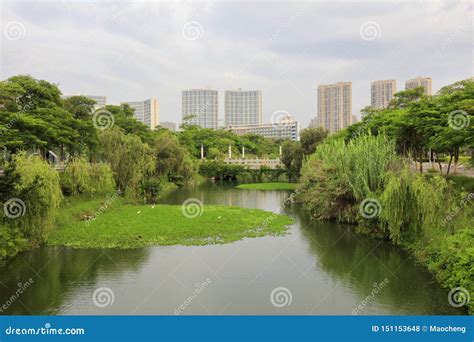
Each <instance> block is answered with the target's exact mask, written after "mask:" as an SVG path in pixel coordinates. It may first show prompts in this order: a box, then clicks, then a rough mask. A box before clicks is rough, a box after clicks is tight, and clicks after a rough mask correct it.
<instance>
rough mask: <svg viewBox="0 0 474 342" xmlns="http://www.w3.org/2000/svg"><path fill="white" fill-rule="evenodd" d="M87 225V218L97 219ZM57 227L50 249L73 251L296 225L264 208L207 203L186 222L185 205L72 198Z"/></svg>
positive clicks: (223, 238)
mask: <svg viewBox="0 0 474 342" xmlns="http://www.w3.org/2000/svg"><path fill="white" fill-rule="evenodd" d="M105 205H107V208H106V209H104V210H100V211H99V213H98V214H95V217H96V218H95V219H94V220H92V221H90V222H89V224H86V221H84V218H85V217H86V216H85V215H94V213H97V212H98V210H99V208H100V207H104V206H105ZM60 211H61V214H60V215H59V217H58V228H57V229H55V230H54V231H52V232H51V233H50V234H49V235H48V236H47V239H46V243H47V244H49V245H62V246H69V247H73V248H123V249H128V248H138V247H144V246H156V245H177V244H179V245H206V244H216V243H228V242H233V241H237V240H240V239H242V238H245V237H259V236H264V235H282V234H284V233H285V232H286V231H287V226H288V225H290V224H292V223H293V221H292V219H290V218H289V217H288V216H285V215H279V214H275V213H271V212H267V211H264V210H260V209H246V208H239V207H228V206H220V205H204V207H203V211H202V215H200V216H197V217H195V218H187V217H185V216H184V215H183V212H182V211H181V205H155V206H151V205H136V204H126V203H125V201H124V200H123V199H122V198H116V199H114V200H113V201H110V200H109V201H107V200H105V201H100V200H97V199H92V200H90V199H69V200H67V201H65V203H64V205H63V207H62V208H61V209H60Z"/></svg>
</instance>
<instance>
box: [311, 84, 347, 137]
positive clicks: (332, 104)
mask: <svg viewBox="0 0 474 342" xmlns="http://www.w3.org/2000/svg"><path fill="white" fill-rule="evenodd" d="M318 120H319V122H318V126H319V127H322V128H325V129H326V130H328V131H329V133H335V132H337V131H339V130H341V129H344V128H346V127H348V126H349V125H351V124H352V83H351V82H337V83H334V84H322V85H320V86H318Z"/></svg>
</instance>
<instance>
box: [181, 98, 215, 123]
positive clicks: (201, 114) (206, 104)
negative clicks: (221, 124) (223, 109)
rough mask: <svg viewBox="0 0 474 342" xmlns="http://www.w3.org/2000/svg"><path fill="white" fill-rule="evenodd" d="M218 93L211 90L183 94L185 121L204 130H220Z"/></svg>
mask: <svg viewBox="0 0 474 342" xmlns="http://www.w3.org/2000/svg"><path fill="white" fill-rule="evenodd" d="M217 97H218V92H217V90H210V89H190V90H183V92H182V115H183V120H184V119H187V118H189V117H193V118H192V119H191V120H190V122H191V123H193V124H195V125H198V126H201V127H202V128H212V129H217V128H218V98H217Z"/></svg>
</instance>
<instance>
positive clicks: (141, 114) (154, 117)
mask: <svg viewBox="0 0 474 342" xmlns="http://www.w3.org/2000/svg"><path fill="white" fill-rule="evenodd" d="M122 104H128V105H129V106H130V107H132V108H133V109H134V114H133V115H134V117H135V118H136V119H137V120H138V121H140V122H142V123H144V124H145V125H147V126H148V127H150V129H151V130H154V129H155V127H156V126H157V125H158V124H159V123H160V107H159V103H158V101H157V100H156V99H155V98H151V99H148V100H144V101H131V102H122Z"/></svg>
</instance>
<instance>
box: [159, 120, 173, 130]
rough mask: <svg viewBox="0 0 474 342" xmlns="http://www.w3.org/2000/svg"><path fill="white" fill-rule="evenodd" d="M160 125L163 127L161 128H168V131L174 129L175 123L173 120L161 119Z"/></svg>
mask: <svg viewBox="0 0 474 342" xmlns="http://www.w3.org/2000/svg"><path fill="white" fill-rule="evenodd" d="M160 126H161V127H163V128H167V129H169V130H170V131H173V132H174V131H176V124H175V123H174V122H170V121H162V122H160Z"/></svg>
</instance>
